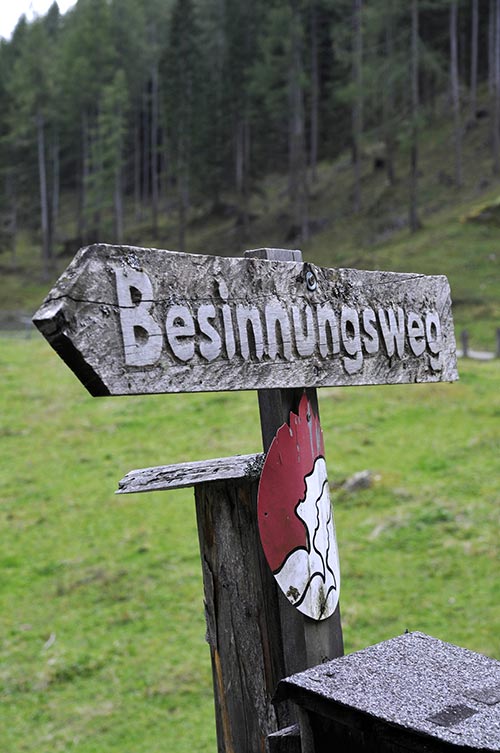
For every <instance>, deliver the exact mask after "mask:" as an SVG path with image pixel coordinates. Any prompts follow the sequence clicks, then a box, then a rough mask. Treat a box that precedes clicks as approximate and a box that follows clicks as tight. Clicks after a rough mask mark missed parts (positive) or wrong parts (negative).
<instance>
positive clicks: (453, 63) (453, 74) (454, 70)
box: [450, 0, 462, 187]
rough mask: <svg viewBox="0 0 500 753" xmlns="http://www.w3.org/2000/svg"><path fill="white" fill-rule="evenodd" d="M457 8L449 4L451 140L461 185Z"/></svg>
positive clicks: (454, 0) (457, 176) (454, 2)
mask: <svg viewBox="0 0 500 753" xmlns="http://www.w3.org/2000/svg"><path fill="white" fill-rule="evenodd" d="M457 30H458V8H457V2H456V0H452V2H451V4H450V81H451V96H452V102H453V120H454V126H453V140H454V145H455V183H456V185H457V186H459V187H460V186H461V185H462V124H461V118H460V85H459V80H458V38H457Z"/></svg>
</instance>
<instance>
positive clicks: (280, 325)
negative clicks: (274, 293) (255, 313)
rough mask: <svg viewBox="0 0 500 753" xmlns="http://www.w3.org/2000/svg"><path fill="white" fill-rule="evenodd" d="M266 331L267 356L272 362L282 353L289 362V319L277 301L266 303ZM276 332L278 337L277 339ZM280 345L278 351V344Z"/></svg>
mask: <svg viewBox="0 0 500 753" xmlns="http://www.w3.org/2000/svg"><path fill="white" fill-rule="evenodd" d="M264 312H265V319H266V330H267V354H268V356H269V358H271V359H272V360H273V361H274V359H275V358H276V356H278V355H279V354H280V350H282V352H283V357H284V358H286V360H287V361H289V360H290V359H291V357H292V343H291V340H290V319H289V318H288V314H287V313H286V311H285V309H284V308H283V306H282V305H281V303H279V302H278V301H272V302H271V303H266V307H265V309H264ZM278 330H279V333H280V336H279V338H278ZM280 341H281V343H282V349H280V346H279V342H280Z"/></svg>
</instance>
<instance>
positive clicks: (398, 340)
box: [34, 245, 457, 395]
mask: <svg viewBox="0 0 500 753" xmlns="http://www.w3.org/2000/svg"><path fill="white" fill-rule="evenodd" d="M277 251H278V250H273V260H272V261H271V260H267V259H262V258H258V257H259V255H262V254H261V252H260V251H259V250H258V251H256V252H255V253H254V255H253V256H250V257H249V258H244V259H241V258H227V257H219V256H207V255H194V254H181V253H175V252H172V251H162V250H158V249H144V248H133V247H128V246H107V245H94V246H90V247H88V248H85V249H82V250H81V251H80V252H79V253H78V254H77V256H76V257H75V259H74V260H73V262H72V263H71V265H70V266H69V267H68V269H67V270H66V272H65V273H64V274H63V275H62V276H61V278H60V279H59V281H58V283H57V284H56V286H55V287H54V289H53V290H52V291H51V293H50V294H49V296H48V297H47V299H46V300H45V302H44V303H43V304H42V306H41V308H40V309H39V311H38V312H37V313H36V314H35V316H34V323H35V324H36V326H37V327H38V328H39V330H40V331H41V332H42V333H43V334H44V335H45V337H46V338H47V339H48V341H49V342H50V344H51V345H52V346H53V347H54V348H55V350H56V351H57V352H58V353H59V355H60V356H61V357H62V358H63V360H64V361H66V363H67V364H68V365H69V366H70V368H71V369H73V371H74V372H75V374H76V375H77V376H78V378H79V379H80V380H81V381H82V382H83V383H84V385H85V386H86V387H87V389H88V390H89V391H90V392H91V393H92V394H93V395H109V394H113V395H122V394H153V393H165V392H206V391H217V390H242V389H275V388H297V387H298V388H303V387H323V386H337V385H361V384H398V383H409V382H436V381H453V380H455V379H456V378H457V371H456V344H455V337H454V332H453V321H452V316H451V299H450V291H449V286H448V282H447V280H446V278H445V277H443V276H425V275H417V274H402V273H401V274H400V273H398V274H396V273H391V272H369V271H360V270H352V269H324V268H321V267H317V266H315V265H312V264H303V263H302V262H300V261H289V262H287V261H281V260H279V256H280V255H279V254H278V253H277ZM294 258H298V255H296V256H295V257H294Z"/></svg>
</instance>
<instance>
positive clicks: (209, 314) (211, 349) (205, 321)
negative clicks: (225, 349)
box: [198, 303, 222, 361]
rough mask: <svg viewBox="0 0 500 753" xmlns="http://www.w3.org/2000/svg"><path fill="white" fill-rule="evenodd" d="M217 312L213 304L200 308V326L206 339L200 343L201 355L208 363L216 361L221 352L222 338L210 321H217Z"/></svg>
mask: <svg viewBox="0 0 500 753" xmlns="http://www.w3.org/2000/svg"><path fill="white" fill-rule="evenodd" d="M216 316H217V312H216V310H215V306H214V305H213V304H211V303H208V304H205V305H203V306H200V307H199V309H198V326H199V328H200V332H201V333H202V335H205V338H204V339H203V340H202V341H201V342H200V354H201V355H202V356H203V358H206V359H207V361H215V359H216V358H217V357H218V356H219V355H220V352H221V345H222V341H221V337H220V335H219V333H218V332H217V330H216V329H215V327H214V326H213V325H212V324H210V319H215V317H216Z"/></svg>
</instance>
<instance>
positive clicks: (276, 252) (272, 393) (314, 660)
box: [245, 248, 344, 675]
mask: <svg viewBox="0 0 500 753" xmlns="http://www.w3.org/2000/svg"><path fill="white" fill-rule="evenodd" d="M245 256H250V257H253V258H260V259H268V260H269V261H273V260H274V261H301V260H302V254H301V252H300V251H289V250H286V249H274V248H264V249H256V250H253V251H246V252H245ZM306 392H307V396H308V398H309V400H310V402H311V404H312V405H313V407H314V408H315V410H316V411H317V412H318V414H319V411H318V399H317V393H316V390H315V389H308V390H307V391H306ZM302 395H303V390H294V389H286V390H279V389H277V390H259V393H258V397H259V410H260V421H261V430H262V441H263V445H264V451H265V452H267V450H268V449H269V446H270V444H271V442H272V440H273V439H274V436H275V434H276V432H277V430H278V429H279V427H280V426H282V425H283V424H284V423H287V422H288V421H289V417H290V411H294V412H296V413H298V406H299V402H300V399H301V397H302ZM278 591H279V589H278ZM277 596H278V603H279V611H280V621H281V630H282V635H283V652H284V656H283V659H284V665H285V671H286V674H287V675H290V674H293V673H295V672H300V671H302V670H303V669H306V668H309V667H313V666H315V665H316V664H320V663H322V662H324V661H327V660H328V659H334V658H336V657H338V656H342V654H343V653H344V648H343V639H342V626H341V621H340V608H339V607H337V609H336V610H335V612H334V614H333V615H332V616H331V617H329V618H328V619H326V620H321V621H320V622H316V621H315V620H311V619H310V618H309V617H306V616H305V615H303V614H301V612H299V611H298V610H297V609H295V607H294V606H293V605H292V604H291V603H290V602H289V601H288V600H287V599H286V598H285V596H284V595H283V594H282V592H281V591H279V593H278V595H277Z"/></svg>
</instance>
